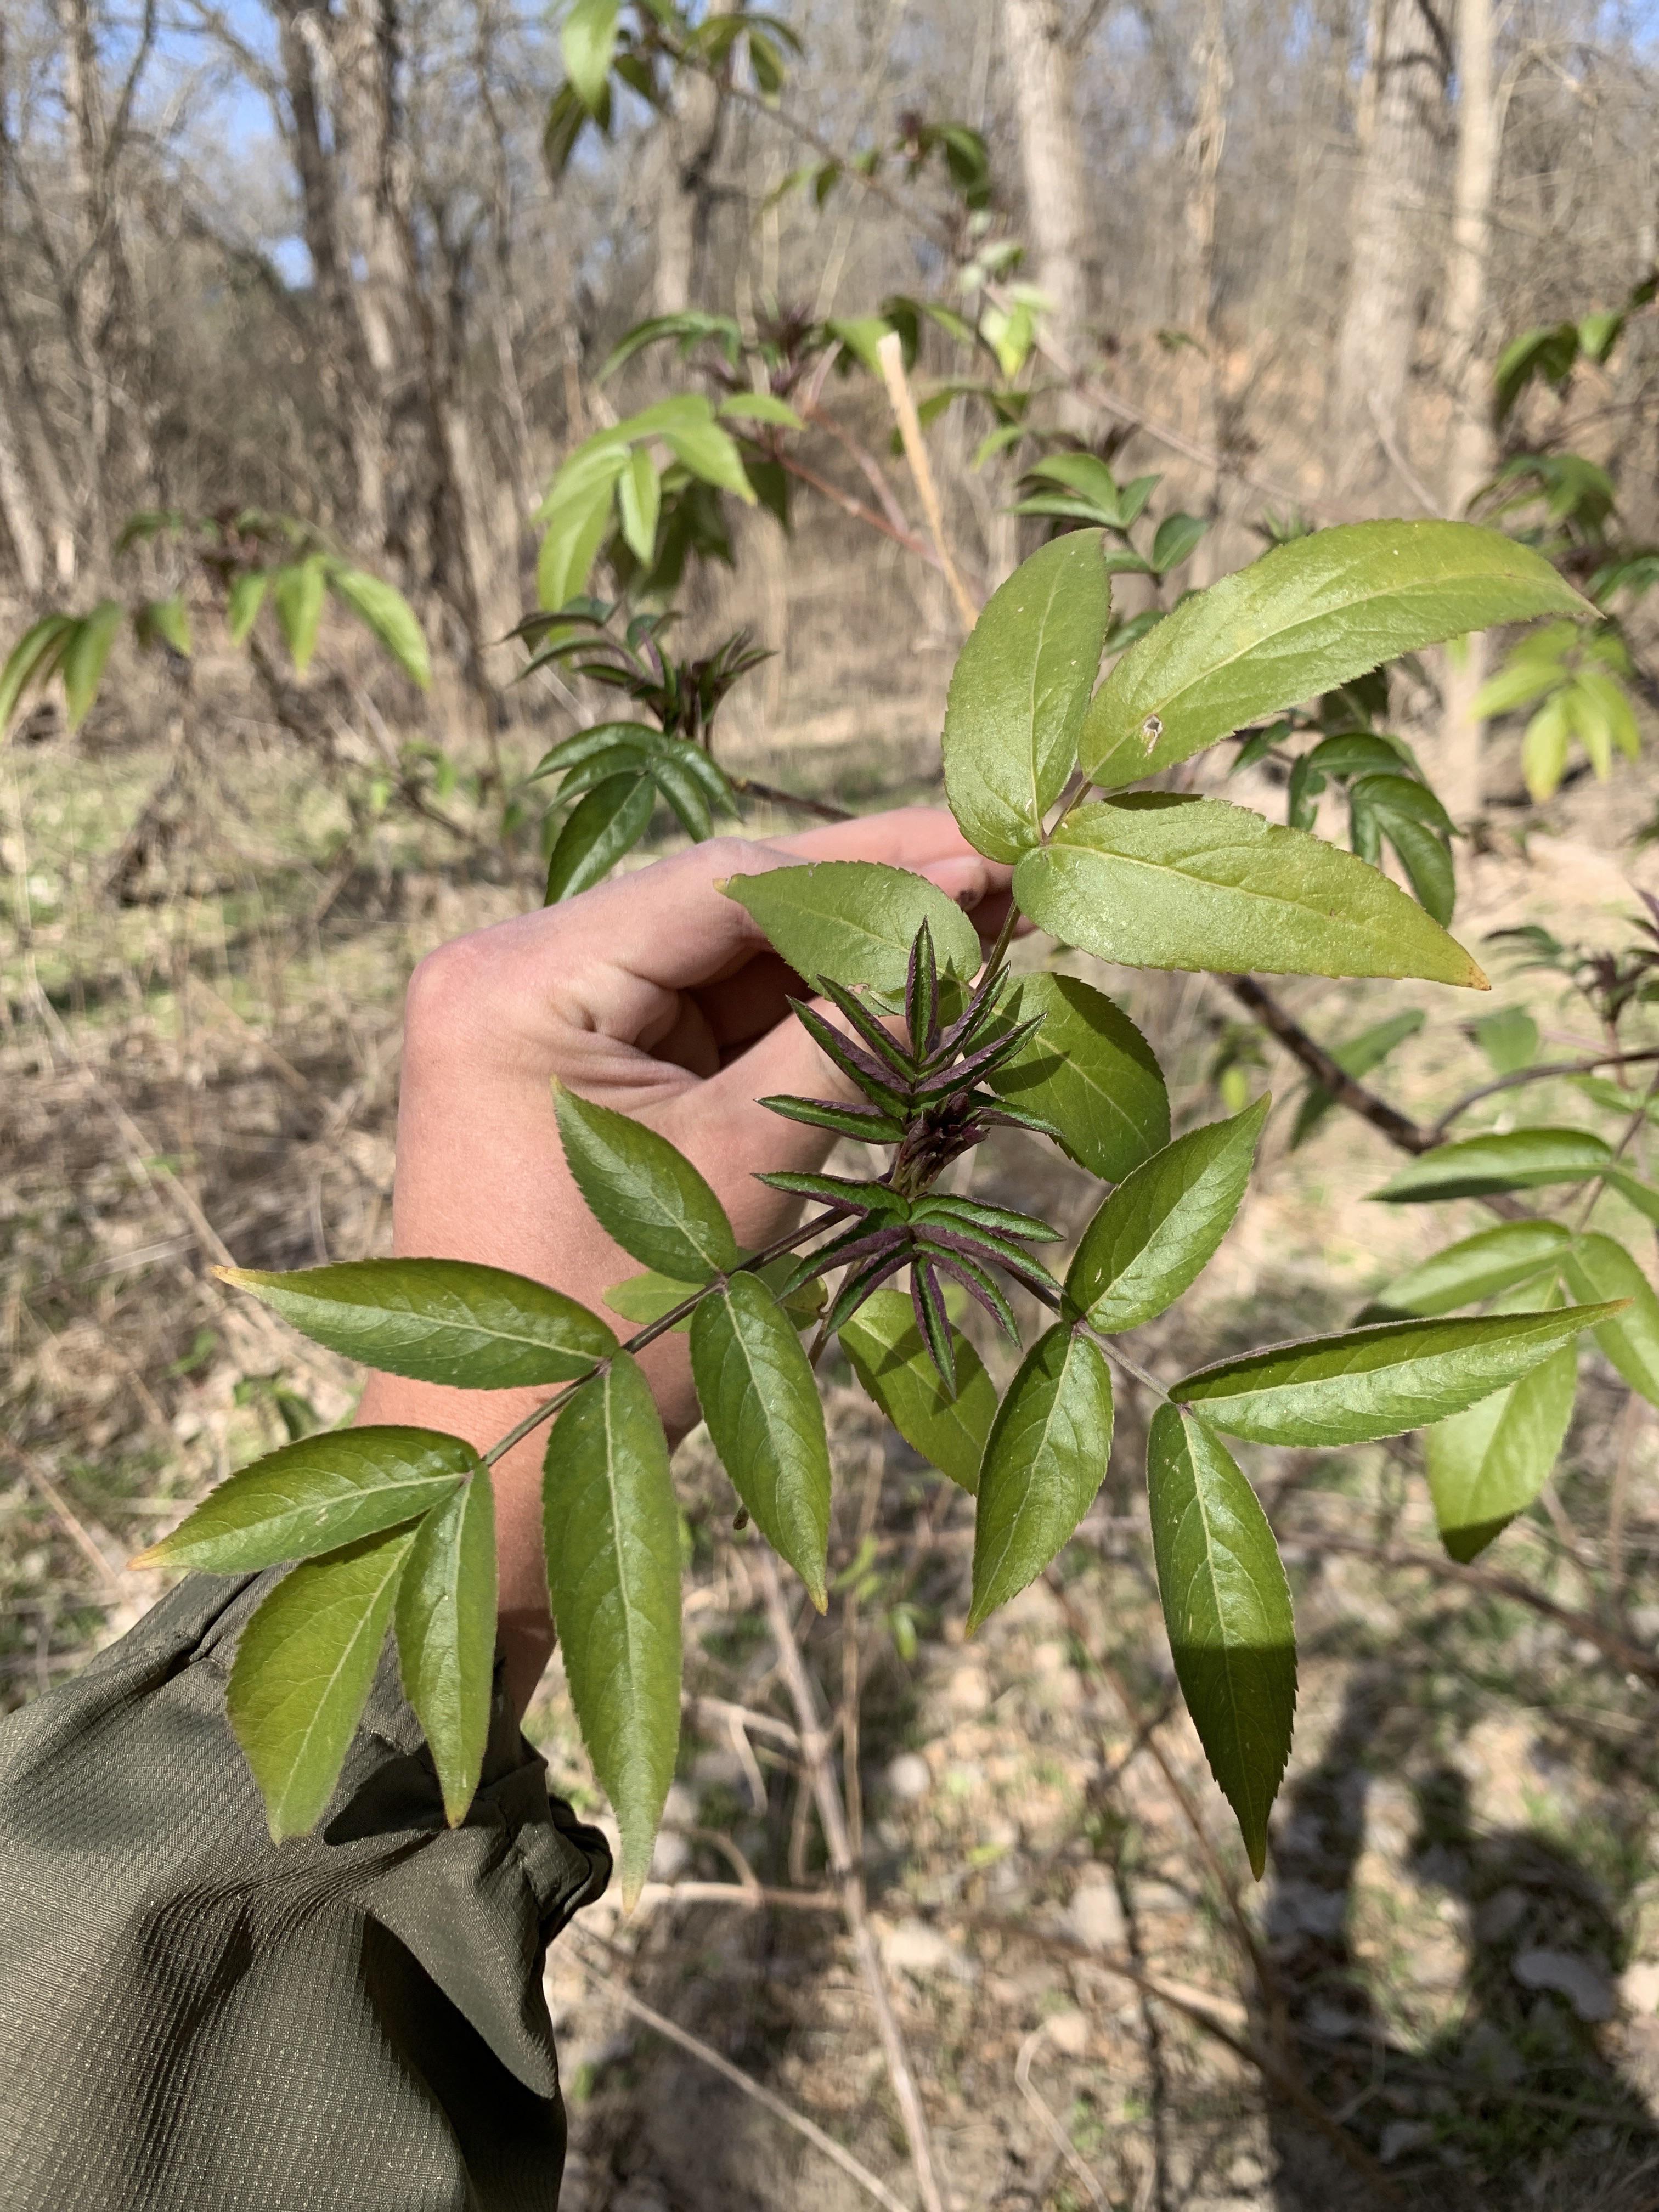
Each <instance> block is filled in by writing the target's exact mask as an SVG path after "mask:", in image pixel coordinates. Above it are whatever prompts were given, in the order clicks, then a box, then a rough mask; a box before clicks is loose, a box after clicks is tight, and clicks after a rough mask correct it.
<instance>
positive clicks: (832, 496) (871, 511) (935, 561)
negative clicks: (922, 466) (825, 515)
mask: <svg viewBox="0 0 1659 2212" xmlns="http://www.w3.org/2000/svg"><path fill="white" fill-rule="evenodd" d="M778 459H779V463H780V465H781V466H782V467H783V468H784V469H786V470H787V471H788V473H789V474H790V475H791V476H792V477H798V478H799V481H800V482H801V483H804V484H807V485H809V486H810V487H811V489H812V490H814V491H815V492H817V493H818V494H819V495H820V496H821V497H822V498H824V499H827V500H829V501H831V502H832V503H833V504H834V505H835V506H836V507H839V508H840V509H841V511H842V513H843V514H850V515H851V516H852V517H853V519H854V521H855V522H862V523H863V524H864V525H865V526H866V528H868V529H871V530H878V531H879V532H881V535H882V536H883V537H884V538H891V539H892V541H893V543H894V544H896V545H902V547H903V548H904V550H905V551H906V552H907V553H914V554H915V556H916V557H917V559H918V560H921V561H926V562H927V564H928V566H929V568H939V567H940V566H941V565H942V564H941V563H940V561H939V556H938V554H937V553H935V552H934V550H933V547H932V546H931V545H930V544H928V543H927V539H926V538H919V537H918V536H917V535H916V533H915V531H914V530H909V529H905V530H896V529H895V528H894V527H893V526H892V524H891V523H890V522H889V521H888V520H887V518H886V516H885V515H884V514H878V513H877V512H876V510H875V508H874V507H866V505H865V503H864V501H862V500H861V499H854V496H853V495H852V493H851V492H850V491H843V490H842V488H841V486H840V485H839V484H838V483H832V482H831V481H830V479H829V477H824V476H820V475H819V474H818V472H817V470H816V469H815V468H811V467H809V466H808V465H807V464H806V463H805V461H801V460H797V459H795V457H794V455H793V453H781V454H780V455H779V456H778Z"/></svg>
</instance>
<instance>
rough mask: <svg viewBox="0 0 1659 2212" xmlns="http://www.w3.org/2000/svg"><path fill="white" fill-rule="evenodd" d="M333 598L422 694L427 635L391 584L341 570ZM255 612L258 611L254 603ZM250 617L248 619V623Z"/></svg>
mask: <svg viewBox="0 0 1659 2212" xmlns="http://www.w3.org/2000/svg"><path fill="white" fill-rule="evenodd" d="M328 580H329V582H330V583H331V585H332V586H333V587H334V596H335V598H336V599H343V600H344V602H345V604H346V605H347V606H349V608H350V609H351V611H352V612H353V614H355V615H356V617H357V618H358V620H359V621H360V622H362V623H363V624H364V625H365V626H366V627H367V628H368V629H369V630H370V631H372V632H373V634H374V636H375V637H377V638H378V639H379V640H380V643H381V644H382V645H383V646H384V647H386V651H387V652H388V653H390V654H391V655H392V659H394V660H395V661H396V662H397V664H398V667H399V668H401V669H402V670H403V671H404V675H405V676H407V677H408V678H409V680H410V683H411V684H418V685H419V687H420V689H421V690H422V691H425V690H428V689H429V688H430V685H431V683H432V660H431V656H430V655H429V654H428V652H427V649H426V635H425V633H424V631H423V630H422V628H421V625H420V623H419V622H418V621H417V620H416V616H415V610H414V608H413V607H411V606H410V604H409V601H408V600H407V599H405V598H404V595H403V593H402V592H400V591H399V590H398V588H397V586H396V585H394V584H388V583H386V581H385V580H384V579H383V578H381V577H380V576H371V575H369V574H368V573H367V572H366V571H365V570H364V569H362V568H344V567H340V568H333V569H331V571H330V573H329V579H328ZM254 611H255V613H257V612H258V603H257V601H256V603H255V607H254ZM251 619H252V617H250V620H251Z"/></svg>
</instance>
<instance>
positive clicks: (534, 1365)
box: [218, 1260, 617, 1390]
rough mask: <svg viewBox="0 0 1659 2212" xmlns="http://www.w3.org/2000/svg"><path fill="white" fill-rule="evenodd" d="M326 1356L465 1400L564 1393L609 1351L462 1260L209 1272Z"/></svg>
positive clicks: (543, 1293) (596, 1327) (561, 1316)
mask: <svg viewBox="0 0 1659 2212" xmlns="http://www.w3.org/2000/svg"><path fill="white" fill-rule="evenodd" d="M218 1273H219V1277H220V1279H221V1281H222V1282H227V1283H230V1284H232V1285H234V1287H235V1288H236V1289H238V1290H242V1291H252V1293H253V1295H254V1296H255V1297H258V1298H263V1299H264V1302H265V1304H267V1305H268V1306H270V1307H273V1308H274V1309H275V1310H276V1312H277V1313H279V1314H281V1315H282V1316H283V1320H284V1321H286V1322H291V1323H292V1324H293V1326H294V1327H295V1328H297V1329H299V1330H301V1332H302V1334H305V1335H307V1336H308V1337H311V1338H312V1339H313V1340H314V1341H315V1342H316V1343H318V1344H325V1345H327V1346H328V1347H329V1349H330V1350H331V1351H332V1352H341V1353H343V1355H344V1356H345V1358H348V1359H356V1360H359V1361H361V1362H362V1364H363V1365H364V1366H365V1367H374V1368H378V1369H379V1370H380V1372H381V1373H382V1374H386V1375H410V1376H415V1377H416V1378H417V1379H418V1380H419V1381H421V1382H422V1383H455V1384H457V1385H459V1386H460V1387H461V1388H463V1389H469V1390H508V1389H515V1388H517V1387H519V1386H520V1385H524V1384H533V1383H569V1382H574V1379H575V1378H576V1376H579V1375H585V1374H586V1372H587V1370H588V1369H589V1368H590V1367H591V1366H592V1364H593V1362H594V1361H595V1360H596V1359H603V1358H604V1357H605V1354H606V1352H614V1351H615V1350H616V1347H617V1340H616V1336H615V1334H613V1332H612V1331H611V1329H609V1328H606V1326H605V1323H604V1322H602V1321H601V1320H600V1319H599V1316H598V1315H597V1314H592V1313H590V1312H589V1311H588V1310H587V1308H586V1306H582V1305H578V1304H577V1303H576V1301H575V1300H574V1298H568V1297H565V1296H564V1294H563V1293H562V1291H555V1290H551V1289H550V1288H549V1286H548V1285H546V1284H545V1283H538V1282H535V1281H533V1280H532V1279H531V1278H530V1277H529V1276H527V1275H514V1274H510V1273H508V1272H507V1269H506V1268H504V1267H480V1266H477V1264H475V1263H474V1262H473V1261H470V1260H348V1261H342V1262H340V1263H339V1264H338V1265H337V1266H335V1267H302V1268H300V1269H299V1270H297V1271H296V1272H295V1273H292V1274H283V1275H274V1274H264V1273H260V1272H258V1270H256V1269H253V1268H250V1267H221V1268H220V1269H219V1270H218Z"/></svg>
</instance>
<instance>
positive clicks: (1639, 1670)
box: [1279, 1534, 1659, 1682]
mask: <svg viewBox="0 0 1659 2212" xmlns="http://www.w3.org/2000/svg"><path fill="white" fill-rule="evenodd" d="M1279 1549H1280V1551H1281V1552H1282V1553H1283V1554H1284V1556H1285V1558H1286V1559H1309V1558H1316V1557H1317V1556H1318V1554H1319V1553H1322V1552H1346V1553H1351V1554H1352V1556H1353V1557H1354V1558H1355V1559H1370V1560H1372V1561H1374V1562H1375V1564H1376V1565H1377V1566H1379V1567H1415V1568H1419V1569H1420V1570H1421V1571H1422V1572H1423V1573H1425V1574H1429V1575H1435V1576H1437V1577H1439V1579H1440V1580H1441V1581H1442V1582H1450V1583H1463V1585H1464V1586H1465V1588H1467V1589H1478V1590H1485V1591H1486V1593H1487V1594H1488V1595H1490V1596H1492V1597H1505V1598H1510V1599H1511V1600H1512V1601H1514V1602H1515V1603H1516V1605H1525V1606H1530V1607H1531V1608H1532V1610H1533V1611H1534V1613H1542V1614H1543V1616H1544V1618H1545V1619H1546V1620H1553V1621H1555V1622H1557V1623H1559V1626H1561V1627H1563V1628H1566V1629H1570V1630H1571V1632H1572V1633H1573V1634H1574V1635H1575V1636H1582V1637H1583V1638H1584V1640H1585V1641H1586V1642H1587V1643H1589V1644H1595V1645H1596V1646H1597V1647H1598V1648H1599V1649H1600V1650H1602V1651H1604V1652H1605V1653H1606V1654H1607V1657H1608V1658H1609V1659H1611V1660H1612V1661H1613V1664H1614V1665H1615V1666H1616V1667H1618V1668H1620V1669H1621V1671H1622V1672H1624V1673H1625V1674H1639V1675H1640V1676H1641V1677H1642V1679H1643V1680H1644V1681H1648V1682H1659V1652H1656V1651H1644V1650H1643V1649H1642V1647H1641V1645H1640V1644H1632V1643H1630V1642H1629V1641H1628V1640H1627V1639H1626V1638H1624V1637H1622V1636H1620V1635H1619V1634H1618V1633H1617V1632H1615V1631H1614V1630H1613V1629H1611V1628H1604V1627H1603V1626H1602V1625H1601V1622H1600V1621H1599V1620H1595V1618H1594V1617H1593V1616H1592V1615H1591V1614H1589V1613H1574V1612H1572V1611H1571V1609H1570V1608H1569V1607H1566V1606H1563V1605H1557V1604H1556V1602H1555V1601H1554V1599H1553V1598H1548V1597H1546V1596H1545V1595H1543V1593H1542V1592H1541V1591H1540V1590H1535V1589H1532V1588H1531V1586H1530V1585H1529V1584H1528V1583H1523V1582H1521V1581H1518V1580H1517V1579H1516V1577H1514V1576H1513V1575H1500V1574H1495V1573H1494V1572H1493V1571H1492V1569H1491V1568H1490V1567H1471V1566H1465V1565H1464V1564H1463V1562H1462V1560H1461V1559H1445V1558H1443V1557H1442V1555H1441V1554H1440V1553H1438V1552H1425V1551H1421V1550H1419V1548H1418V1547H1417V1546H1415V1545H1414V1544H1373V1543H1369V1542H1368V1541H1366V1540H1365V1539H1364V1537H1363V1536H1338V1535H1326V1534H1318V1535H1312V1536H1294V1537H1291V1538H1288V1539H1287V1540H1286V1541H1285V1542H1283V1543H1282V1544H1281V1545H1280V1546H1279Z"/></svg>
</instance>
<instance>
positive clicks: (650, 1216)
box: [555, 1085, 740, 1283]
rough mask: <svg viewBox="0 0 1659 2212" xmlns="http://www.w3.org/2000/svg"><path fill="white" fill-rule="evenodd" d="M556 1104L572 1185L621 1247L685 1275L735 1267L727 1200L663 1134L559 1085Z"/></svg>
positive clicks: (662, 1270) (688, 1278) (692, 1278)
mask: <svg viewBox="0 0 1659 2212" xmlns="http://www.w3.org/2000/svg"><path fill="white" fill-rule="evenodd" d="M555 1103H556V1107H557V1109H558V1116H559V1134H560V1136H561V1138H562V1139H563V1141H564V1156H565V1159H566V1161H567V1162H568V1165H569V1169H570V1172H571V1174H572V1175H573V1176H574V1177H575V1179H576V1188H578V1190H580V1193H581V1194H582V1196H583V1197H584V1198H585V1199H586V1200H587V1203H588V1205H589V1206H590V1207H591V1208H592V1212H593V1213H594V1214H595V1216H596V1217H597V1218H598V1219H599V1224H600V1225H601V1227H602V1228H604V1229H605V1230H606V1231H608V1232H609V1233H610V1234H611V1236H612V1237H615V1238H616V1240H617V1243H618V1244H620V1245H621V1246H622V1248H623V1251H624V1252H627V1253H629V1254H631V1255H632V1256H633V1257H634V1258H635V1260H639V1261H642V1262H643V1263H644V1265H645V1266H646V1267H654V1268H655V1269H656V1270H657V1272H658V1273H659V1274H664V1275H672V1276H674V1277H675V1278H676V1279H677V1280H679V1281H683V1282H691V1283H706V1282H708V1280H709V1279H710V1278H711V1277H713V1276H714V1275H718V1274H722V1273H725V1271H726V1269H727V1268H728V1267H736V1265H737V1264H738V1258H739V1256H740V1255H739V1254H738V1241H737V1239H736V1237H733V1235H732V1225H731V1223H730V1222H729V1221H728V1220H727V1219H726V1209H725V1207H724V1206H722V1205H721V1204H720V1200H719V1199H717V1198H716V1197H715V1195H714V1192H713V1191H712V1190H711V1189H710V1188H708V1184H707V1183H706V1182H704V1180H703V1178H702V1176H700V1175H699V1174H698V1172H697V1170H696V1168H694V1167H693V1166H692V1164H691V1163H690V1160H688V1159H687V1158H686V1157H685V1155H684V1153H683V1152H678V1151H676V1149H675V1147H674V1146H672V1145H671V1144H670V1143H669V1141H668V1139H667V1138H666V1137H659V1135H658V1134H657V1133H656V1131H655V1130H654V1129H647V1127H645V1125H644V1123H643V1122H641V1121H634V1120H633V1119H632V1118H631V1117H630V1116H629V1115H626V1114H618V1113H616V1112H615V1111H613V1109H611V1107H609V1106H596V1105H593V1104H592V1103H590V1102H589V1101H588V1100H587V1099H586V1098H579V1097H577V1096H576V1094H575V1092H574V1091H567V1090H566V1089H565V1088H564V1086H563V1085H559V1086H558V1087H557V1090H556V1098H555Z"/></svg>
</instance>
